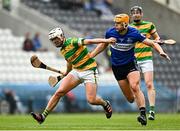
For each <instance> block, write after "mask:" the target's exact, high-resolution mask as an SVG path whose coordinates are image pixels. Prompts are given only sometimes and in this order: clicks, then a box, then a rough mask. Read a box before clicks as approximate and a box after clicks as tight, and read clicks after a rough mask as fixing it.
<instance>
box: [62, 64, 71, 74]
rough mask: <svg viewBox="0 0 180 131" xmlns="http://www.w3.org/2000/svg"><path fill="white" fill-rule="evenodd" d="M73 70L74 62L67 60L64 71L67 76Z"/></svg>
mask: <svg viewBox="0 0 180 131" xmlns="http://www.w3.org/2000/svg"><path fill="white" fill-rule="evenodd" d="M71 70H72V64H71V63H69V62H67V65H66V72H64V73H63V75H64V76H66V75H67V74H68V73H69V72H70V71H71Z"/></svg>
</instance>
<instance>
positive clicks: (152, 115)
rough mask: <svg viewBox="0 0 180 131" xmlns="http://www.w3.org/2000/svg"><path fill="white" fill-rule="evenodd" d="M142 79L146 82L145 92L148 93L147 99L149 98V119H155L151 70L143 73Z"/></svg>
mask: <svg viewBox="0 0 180 131" xmlns="http://www.w3.org/2000/svg"><path fill="white" fill-rule="evenodd" d="M144 80H145V83H146V87H147V93H148V100H149V106H150V110H149V117H148V119H149V120H154V119H155V110H154V108H155V97H156V96H155V95H156V92H155V88H154V83H153V72H152V71H148V72H145V73H144Z"/></svg>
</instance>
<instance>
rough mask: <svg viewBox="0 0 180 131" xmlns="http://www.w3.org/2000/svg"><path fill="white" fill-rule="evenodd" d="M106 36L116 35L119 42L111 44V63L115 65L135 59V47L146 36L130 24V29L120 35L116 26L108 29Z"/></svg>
mask: <svg viewBox="0 0 180 131" xmlns="http://www.w3.org/2000/svg"><path fill="white" fill-rule="evenodd" d="M105 37H106V38H110V37H114V38H116V39H117V42H116V43H115V44H114V45H111V48H110V50H111V63H112V65H113V66H119V65H124V64H127V63H130V62H133V61H134V60H135V56H134V47H135V44H136V42H137V41H139V42H142V41H144V39H145V38H146V37H145V36H143V35H141V34H140V32H139V31H138V30H137V29H135V28H134V27H130V26H128V31H127V33H126V34H124V35H120V34H119V33H118V31H117V30H116V29H115V27H113V28H110V29H108V30H107V31H106V35H105Z"/></svg>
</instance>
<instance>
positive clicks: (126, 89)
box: [118, 79, 134, 103]
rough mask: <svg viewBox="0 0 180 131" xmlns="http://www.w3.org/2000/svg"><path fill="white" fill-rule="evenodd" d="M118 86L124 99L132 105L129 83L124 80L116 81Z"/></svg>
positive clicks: (132, 95) (132, 98)
mask: <svg viewBox="0 0 180 131" xmlns="http://www.w3.org/2000/svg"><path fill="white" fill-rule="evenodd" d="M118 85H119V87H120V88H121V90H122V92H123V94H124V96H125V97H126V99H127V100H128V101H129V102H130V103H133V102H134V94H133V92H132V90H131V88H130V85H129V82H128V80H127V79H124V80H119V81H118Z"/></svg>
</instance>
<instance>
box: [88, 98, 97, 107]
mask: <svg viewBox="0 0 180 131" xmlns="http://www.w3.org/2000/svg"><path fill="white" fill-rule="evenodd" d="M87 101H88V103H89V104H91V105H94V104H95V98H93V97H89V98H88V99H87Z"/></svg>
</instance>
